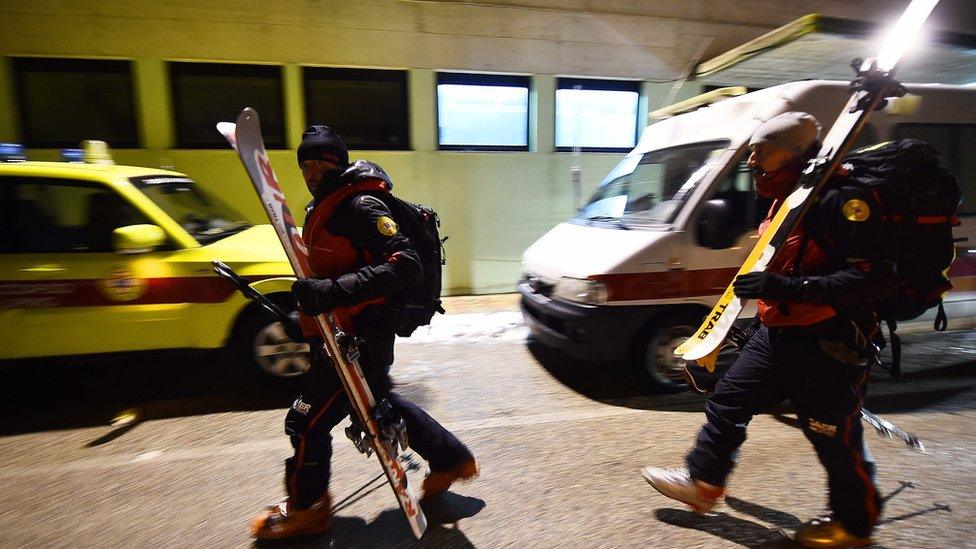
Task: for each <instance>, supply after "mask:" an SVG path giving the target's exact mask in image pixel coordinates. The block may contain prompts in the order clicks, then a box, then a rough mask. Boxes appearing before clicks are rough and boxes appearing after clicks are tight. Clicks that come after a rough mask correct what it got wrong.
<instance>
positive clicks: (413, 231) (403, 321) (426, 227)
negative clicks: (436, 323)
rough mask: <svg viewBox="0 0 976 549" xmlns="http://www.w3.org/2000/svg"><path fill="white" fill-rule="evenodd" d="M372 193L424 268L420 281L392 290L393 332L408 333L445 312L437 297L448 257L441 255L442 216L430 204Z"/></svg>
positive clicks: (439, 294) (408, 334)
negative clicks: (396, 224) (393, 221)
mask: <svg viewBox="0 0 976 549" xmlns="http://www.w3.org/2000/svg"><path fill="white" fill-rule="evenodd" d="M374 196H376V197H377V198H380V199H381V200H382V201H383V203H384V204H386V206H387V207H388V208H389V209H390V213H392V214H393V218H394V219H396V220H397V223H398V224H399V227H400V230H401V231H402V232H403V234H404V236H406V237H407V238H408V239H409V240H410V243H411V244H413V247H414V249H415V250H416V251H417V254H418V255H420V263H421V264H422V266H423V269H424V274H423V277H422V278H421V279H420V282H418V283H417V284H415V285H413V286H411V287H409V288H407V289H405V290H402V291H400V292H398V293H396V294H393V295H392V296H390V299H389V301H390V309H391V312H393V313H394V314H393V316H394V317H395V326H394V331H395V332H396V335H398V336H400V337H410V335H411V334H412V333H413V332H414V330H416V329H417V328H418V327H420V326H426V325H428V324H430V320H431V319H432V318H433V317H434V315H435V314H436V313H441V314H444V307H443V306H442V304H441V299H440V298H441V276H442V272H441V271H442V269H443V266H444V263H446V261H447V259H446V258H445V257H444V242H445V241H446V240H447V237H444V238H441V237H440V232H439V229H440V226H441V220H440V217H438V215H437V212H435V211H434V209H433V208H431V207H430V206H425V205H423V204H414V203H413V202H408V201H406V200H403V199H402V198H398V197H396V196H394V195H393V194H390V193H383V194H382V195H374Z"/></svg>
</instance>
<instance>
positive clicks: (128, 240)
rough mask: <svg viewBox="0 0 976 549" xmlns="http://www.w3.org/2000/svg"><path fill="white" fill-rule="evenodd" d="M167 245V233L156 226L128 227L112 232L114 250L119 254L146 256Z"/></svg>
mask: <svg viewBox="0 0 976 549" xmlns="http://www.w3.org/2000/svg"><path fill="white" fill-rule="evenodd" d="M165 243H166V233H164V232H163V230H162V229H161V228H159V227H157V226H156V225H148V224H145V225H127V226H125V227H119V228H118V229H115V230H114V231H112V249H113V250H115V253H117V254H144V253H146V252H151V251H153V250H155V249H156V248H158V247H160V246H162V245H163V244H165Z"/></svg>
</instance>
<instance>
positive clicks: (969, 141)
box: [895, 124, 976, 215]
mask: <svg viewBox="0 0 976 549" xmlns="http://www.w3.org/2000/svg"><path fill="white" fill-rule="evenodd" d="M895 137H898V138H908V137H910V138H912V139H919V140H921V141H925V142H926V143H928V144H929V145H932V146H933V147H935V150H937V151H939V152H940V153H942V158H943V160H945V163H946V165H947V166H948V167H949V169H950V170H951V171H952V173H954V174H956V177H958V178H959V185H960V186H962V193H963V194H962V196H963V198H962V204H961V205H960V206H959V213H960V215H976V156H974V155H973V154H972V150H973V149H974V148H976V125H973V124H899V125H898V126H897V127H896V128H895Z"/></svg>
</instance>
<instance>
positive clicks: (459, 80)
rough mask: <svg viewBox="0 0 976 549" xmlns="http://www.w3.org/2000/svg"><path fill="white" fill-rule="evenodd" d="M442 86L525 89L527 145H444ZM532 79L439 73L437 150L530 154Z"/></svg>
mask: <svg viewBox="0 0 976 549" xmlns="http://www.w3.org/2000/svg"><path fill="white" fill-rule="evenodd" d="M441 84H449V85H461V86H465V85H467V86H498V87H502V88H525V89H526V90H528V92H529V98H528V99H527V100H526V109H525V145H456V144H450V145H444V144H441V135H440V110H441V109H440V102H439V101H438V97H437V87H438V86H440V85H441ZM531 94H532V78H531V77H530V76H522V75H517V74H478V73H470V72H438V73H437V79H436V82H435V84H434V124H435V127H436V128H437V150H440V151H461V152H528V151H529V146H530V145H531V141H532V135H531V132H530V129H531V125H530V124H529V122H530V117H531V116H532V104H531V101H532V99H531Z"/></svg>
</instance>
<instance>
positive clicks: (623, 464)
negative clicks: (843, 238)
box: [0, 298, 976, 548]
mask: <svg viewBox="0 0 976 549" xmlns="http://www.w3.org/2000/svg"><path fill="white" fill-rule="evenodd" d="M457 303H458V305H459V306H457V307H454V306H452V307H451V309H452V310H463V311H465V312H464V313H463V314H455V315H452V316H451V318H450V322H447V323H441V325H440V326H438V327H437V328H435V329H433V330H431V331H429V332H425V333H421V334H419V335H418V337H417V338H416V339H414V338H411V339H412V340H411V341H405V342H403V343H401V345H400V346H399V347H398V362H397V366H396V369H395V374H396V377H397V378H398V379H399V380H400V382H401V389H402V391H403V392H404V393H405V394H407V395H408V396H410V397H412V398H413V399H415V400H416V401H417V402H419V403H421V404H422V405H424V406H425V407H427V408H428V410H429V411H430V412H431V413H432V415H434V416H435V417H437V418H439V419H441V420H442V421H443V422H444V423H445V424H447V425H448V426H449V427H450V428H452V429H453V430H455V431H456V432H457V434H458V435H459V436H460V437H461V438H462V439H463V440H464V441H466V442H467V443H468V444H469V445H470V446H471V448H472V449H473V450H474V451H475V453H476V454H477V455H478V457H479V459H480V460H481V463H482V467H483V474H482V476H481V478H479V479H478V480H477V481H475V482H473V483H470V484H466V485H461V486H459V487H458V488H457V490H456V491H454V492H453V493H450V494H448V495H446V496H445V497H443V498H440V500H438V501H435V502H433V503H432V504H431V505H428V506H427V509H426V510H427V513H428V516H429V517H430V519H431V522H432V526H431V528H430V529H429V531H428V533H427V534H426V535H425V537H424V539H423V540H422V541H421V542H419V543H418V542H415V541H414V540H413V539H412V536H411V534H410V532H409V530H408V529H407V527H406V523H405V521H404V520H403V518H402V516H401V514H400V511H399V509H398V508H397V507H396V506H395V501H394V499H393V496H392V494H391V493H390V490H389V489H388V488H387V487H386V485H385V484H383V483H382V481H381V480H379V479H377V478H376V477H377V474H378V473H379V467H378V466H377V464H376V463H375V461H374V460H367V459H365V458H363V457H362V456H361V455H359V454H357V453H356V452H355V450H354V449H353V448H352V446H351V445H350V444H348V443H347V442H345V441H344V440H337V442H336V444H335V449H336V457H335V472H334V482H333V496H334V499H335V500H336V501H337V502H340V507H339V509H338V512H337V518H336V520H335V523H334V527H333V529H332V532H331V533H330V534H328V535H324V536H319V537H313V538H306V539H302V540H298V541H296V542H290V543H284V544H277V545H279V546H282V547H328V546H334V547H351V546H356V547H414V546H420V547H473V546H477V547H553V546H566V547H736V546H745V547H791V546H792V545H791V544H790V542H789V541H788V539H787V538H786V537H785V534H784V532H786V534H788V533H790V532H792V530H793V529H795V527H796V526H797V525H798V524H799V523H800V522H801V521H803V520H806V519H807V518H809V517H811V516H813V515H815V514H817V513H819V512H820V511H821V509H822V507H823V501H824V500H823V492H824V476H823V473H822V472H821V470H820V467H819V465H818V464H817V462H816V458H815V456H814V454H813V452H812V450H811V449H810V447H809V445H808V444H807V443H806V441H805V439H804V438H803V436H802V434H801V433H800V431H799V430H797V429H796V428H794V427H793V426H792V425H790V422H791V416H789V415H788V413H784V414H781V415H779V416H763V417H760V418H757V419H756V421H755V422H754V424H753V425H752V426H751V427H750V438H749V441H748V442H747V443H746V445H745V446H744V448H743V451H742V455H741V459H740V464H741V465H740V467H739V469H738V470H737V471H736V473H735V475H734V477H733V479H732V481H731V486H730V490H731V497H729V498H728V501H727V505H724V506H723V507H721V508H720V509H719V513H718V514H717V515H716V516H713V517H709V518H699V517H697V516H695V515H693V514H692V513H690V512H688V511H687V510H685V509H683V508H682V507H681V506H680V505H676V504H674V503H673V502H671V501H669V500H666V499H664V498H663V497H661V496H659V495H658V494H657V493H656V492H654V491H653V490H652V489H650V487H649V486H647V485H646V484H645V483H644V481H643V480H642V479H641V477H640V475H639V473H638V469H639V468H640V467H641V466H642V465H645V464H648V463H653V464H661V465H667V464H679V463H680V462H681V459H682V456H683V454H684V452H685V451H686V450H687V449H688V447H689V445H690V443H691V441H692V437H693V435H694V433H695V432H696V430H697V428H698V426H699V425H700V424H701V421H702V415H701V409H702V403H701V401H700V400H699V399H698V398H697V397H694V396H693V395H689V394H687V393H681V394H649V393H648V391H647V390H646V389H645V388H643V387H642V386H640V384H639V383H637V382H636V381H635V380H634V379H633V378H631V377H630V376H629V375H627V374H626V373H624V372H622V371H619V370H616V369H613V368H595V367H592V366H588V365H585V364H580V363H578V362H576V361H573V360H571V359H568V358H566V357H564V356H562V355H560V354H559V353H556V352H553V351H551V350H548V349H545V348H540V347H538V346H536V345H534V344H530V343H529V344H527V342H526V339H525V331H524V328H523V327H521V326H520V324H519V322H518V315H517V313H515V312H514V311H513V310H512V304H513V303H514V301H513V300H512V299H511V298H500V299H499V298H495V299H494V300H488V301H485V300H481V301H478V300H469V301H468V302H465V303H462V301H458V302H457ZM452 305H454V303H452ZM460 305H464V307H461V306H460ZM486 310H487V311H491V313H488V314H478V313H476V311H486ZM41 366H43V367H41ZM230 368H231V367H230V365H228V364H226V363H222V362H221V361H219V360H217V359H215V358H213V357H203V358H200V357H192V358H185V357H165V358H154V359H152V360H138V361H135V360H128V361H116V362H101V363H91V364H71V365H61V364H46V365H39V364H33V365H30V366H24V367H20V368H15V369H13V370H10V371H8V372H7V374H8V377H7V383H5V384H4V386H3V388H2V389H0V393H2V394H0V397H2V399H0V402H2V404H0V406H2V411H3V415H2V418H0V486H3V489H2V491H0V521H2V522H3V524H4V528H3V529H2V530H0V532H2V533H0V546H2V547H18V548H19V547H79V546H97V547H242V546H247V545H250V544H251V542H250V540H249V539H248V538H247V535H246V526H247V523H248V520H249V518H250V516H251V515H252V514H253V513H254V512H255V511H257V510H258V508H259V507H260V506H261V505H263V504H266V503H269V502H272V501H274V500H276V499H277V498H278V497H279V496H280V495H281V477H282V466H281V461H282V460H283V459H284V457H286V456H287V455H288V453H289V446H288V441H287V439H286V438H285V437H284V436H283V434H282V418H283V415H284V411H283V408H284V407H286V406H287V405H288V404H289V403H290V401H291V399H292V398H293V395H292V390H291V388H289V387H281V388H269V387H266V386H261V385H256V384H254V383H253V382H251V381H249V380H248V379H247V378H246V377H242V376H239V375H234V372H232V371H231V370H230ZM905 368H906V370H907V371H908V373H909V377H910V378H911V381H910V382H908V383H898V382H894V381H891V380H889V379H887V377H886V375H884V374H883V373H878V374H877V375H876V376H875V379H874V380H873V385H872V388H871V395H870V396H869V399H868V405H869V407H870V408H871V409H873V410H874V411H875V412H877V413H879V414H882V415H884V416H885V417H886V418H887V419H889V420H891V421H892V422H894V423H896V424H897V425H899V426H900V427H902V428H904V429H905V430H907V431H912V432H915V433H917V434H919V435H920V436H922V437H923V439H924V441H925V443H926V446H927V448H928V453H927V454H924V455H923V454H917V453H913V452H910V451H908V450H907V449H906V448H905V447H904V446H903V445H901V444H899V443H897V442H895V441H890V440H882V439H879V438H877V437H875V436H874V435H873V434H869V437H870V438H869V442H870V445H871V448H872V450H873V451H874V453H875V454H876V456H877V458H878V461H879V463H880V474H879V480H880V485H881V488H882V491H883V492H884V493H885V494H886V496H887V498H888V499H887V508H886V513H885V516H884V521H885V522H884V525H883V527H882V528H881V529H880V530H879V532H878V536H877V538H878V546H879V547H882V546H883V547H913V548H914V547H964V546H976V536H974V535H973V534H972V532H971V529H972V524H974V523H976V511H974V508H973V503H972V489H973V486H974V485H976V472H974V471H976V469H974V465H976V457H974V455H973V450H974V448H976V444H974V443H976V431H974V428H973V425H974V420H976V410H974V404H973V397H974V396H976V392H974V389H976V332H964V333H949V334H935V335H925V336H912V337H911V338H909V339H908V340H907V341H906V345H905ZM129 408H134V409H135V410H136V413H137V414H138V419H137V420H136V421H134V422H133V423H131V424H129V425H128V426H127V427H122V428H116V429H113V428H112V427H110V426H109V424H108V423H109V421H111V419H112V418H113V417H114V416H116V415H117V414H118V413H119V412H120V411H121V410H124V409H129ZM423 473H424V469H423V468H418V469H417V470H415V471H413V472H412V473H411V475H412V479H413V480H415V481H418V482H419V480H420V479H421V478H422V475H423ZM371 479H372V480H371Z"/></svg>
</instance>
